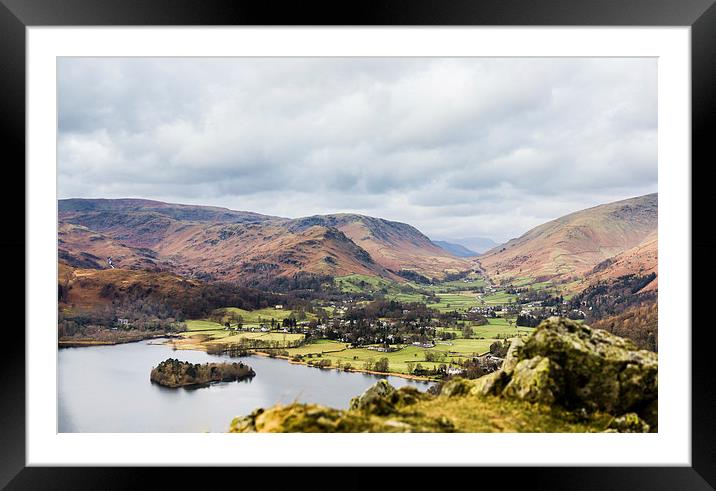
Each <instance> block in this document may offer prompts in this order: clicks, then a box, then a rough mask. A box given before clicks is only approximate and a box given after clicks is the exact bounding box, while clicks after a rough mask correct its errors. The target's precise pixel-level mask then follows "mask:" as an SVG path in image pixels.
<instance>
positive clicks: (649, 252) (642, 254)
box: [581, 230, 659, 292]
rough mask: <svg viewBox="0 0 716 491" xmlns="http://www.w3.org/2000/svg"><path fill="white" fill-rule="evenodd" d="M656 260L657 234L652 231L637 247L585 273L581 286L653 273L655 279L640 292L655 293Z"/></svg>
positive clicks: (657, 256) (657, 251)
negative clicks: (629, 275)
mask: <svg viewBox="0 0 716 491" xmlns="http://www.w3.org/2000/svg"><path fill="white" fill-rule="evenodd" d="M658 259H659V241H658V238H657V232H656V230H654V231H653V232H652V233H650V234H649V235H647V236H646V238H645V239H644V240H643V241H641V243H640V244H638V245H637V246H635V247H632V248H631V249H627V250H626V251H624V252H622V253H620V254H617V255H616V256H614V257H611V258H608V259H605V260H604V261H602V262H600V263H599V264H597V265H596V266H595V267H594V268H593V269H592V270H591V271H590V272H589V273H587V275H586V276H585V277H584V279H583V280H582V282H581V284H582V285H583V286H584V287H586V286H587V285H591V284H594V283H596V282H598V281H604V280H608V279H612V278H618V277H620V276H624V275H628V274H635V275H639V276H646V275H648V274H650V273H655V274H657V278H656V279H655V280H654V281H652V282H650V283H649V284H648V285H646V286H645V287H644V288H643V289H642V290H640V292H648V291H656V290H658V288H659V277H658V267H657V266H658Z"/></svg>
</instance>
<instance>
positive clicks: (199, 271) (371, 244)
mask: <svg viewBox="0 0 716 491" xmlns="http://www.w3.org/2000/svg"><path fill="white" fill-rule="evenodd" d="M58 206H59V220H60V230H61V231H63V230H66V231H69V230H75V229H72V228H71V226H75V227H77V226H80V227H83V230H85V231H86V232H85V233H93V234H96V235H97V236H98V237H101V240H100V239H97V241H96V242H92V243H90V242H89V239H88V238H83V239H82V240H73V241H67V240H66V241H65V243H64V244H63V247H64V252H63V254H64V255H65V256H67V257H68V258H71V259H73V260H82V258H84V256H85V255H86V254H87V253H90V254H92V256H94V257H96V258H99V260H98V262H99V264H100V265H102V262H103V261H105V260H106V257H105V256H110V255H112V254H114V256H116V257H117V258H118V260H119V261H120V262H119V264H120V265H122V266H123V267H133V266H134V265H135V264H136V263H137V261H138V259H136V258H134V257H133V255H132V251H135V252H136V251H143V252H142V253H147V254H150V256H151V259H152V260H153V261H157V262H161V263H162V264H163V265H165V266H166V267H168V268H169V269H170V270H171V271H173V272H176V273H179V274H184V275H189V276H195V277H199V278H203V279H208V280H228V281H239V282H244V283H247V284H256V283H257V282H262V281H263V282H267V281H272V280H274V279H276V278H279V277H286V278H289V277H292V276H294V275H295V274H297V273H312V274H317V275H329V276H342V275H347V274H351V273H358V274H366V275H372V276H382V277H386V278H392V279H395V280H400V276H398V273H399V272H400V271H401V270H411V271H415V272H418V273H420V274H421V275H425V276H430V277H437V278H439V277H442V276H444V275H445V274H446V273H449V272H457V271H463V270H467V269H469V268H470V267H471V264H470V263H469V262H468V261H465V260H462V259H459V258H456V257H454V256H452V255H451V254H449V253H447V252H446V251H444V250H443V249H441V248H439V247H437V246H436V245H435V244H433V243H432V242H431V241H430V239H428V238H427V237H426V236H425V235H424V234H422V233H421V232H420V231H419V230H417V229H416V228H414V227H412V226H410V225H407V224H405V223H400V222H392V221H389V220H384V219H380V218H373V217H368V216H363V215H355V214H336V215H317V216H312V217H305V218H298V219H289V218H282V217H274V216H268V215H261V214H258V213H253V212H245V211H234V210H229V209H226V208H218V207H206V206H195V205H180V204H170V203H162V202H158V201H150V200H138V199H119V200H106V199H101V200H93V199H69V200H60V201H59V205H58ZM90 244H93V247H90ZM100 245H101V246H102V247H99V246H100ZM116 247H124V248H125V249H122V250H121V251H118V250H116ZM137 254H140V253H139V252H137ZM140 255H141V254H140ZM68 263H69V264H76V265H78V266H82V267H88V265H89V263H87V262H82V261H80V262H79V263H72V261H68ZM125 265H126V266H125ZM104 267H106V266H104Z"/></svg>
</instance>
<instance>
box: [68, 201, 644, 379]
mask: <svg viewBox="0 0 716 491" xmlns="http://www.w3.org/2000/svg"><path fill="white" fill-rule="evenodd" d="M655 203H656V197H655V195H650V196H646V197H642V198H635V199H634V200H626V201H624V202H618V203H616V204H609V205H604V206H602V207H596V208H594V209H590V210H585V211H584V212H577V213H574V214H572V215H569V216H567V217H563V218H560V219H557V220H555V221H553V222H549V223H548V224H545V225H543V226H540V227H537V228H535V229H533V230H531V231H528V232H527V233H526V234H524V235H523V236H522V237H520V238H518V239H513V240H512V241H509V242H507V243H506V244H504V245H501V246H498V247H495V248H493V249H492V250H490V251H487V252H486V253H484V254H482V255H474V256H468V255H466V254H458V255H454V254H452V253H450V252H449V251H448V250H446V249H445V248H443V247H440V246H438V245H437V244H435V243H433V242H432V241H430V239H429V238H428V237H427V236H425V235H424V234H422V233H421V232H420V231H418V230H417V229H415V228H413V227H411V226H410V225H407V224H401V223H398V222H391V221H388V220H383V219H378V218H372V217H366V216H362V215H353V214H337V215H322V216H312V217H306V218H298V219H287V218H281V217H273V216H266V215H260V214H256V213H250V212H235V211H232V210H227V209H222V208H214V207H195V206H189V205H172V204H166V203H159V202H150V201H145V200H63V201H60V215H59V244H58V249H59V269H58V299H59V324H58V337H59V341H58V342H59V346H61V347H86V346H97V345H111V344H121V343H127V342H137V341H141V340H146V339H152V338H162V339H161V340H157V341H152V342H160V343H162V344H163V345H164V346H166V347H167V348H168V349H169V350H170V351H171V352H173V353H175V355H174V356H175V357H178V358H179V359H182V356H183V354H184V353H195V352H203V353H206V355H208V356H212V357H220V358H222V359H226V358H229V359H231V358H236V357H246V356H251V355H254V356H258V357H262V358H269V359H274V360H275V361H276V362H278V363H284V364H286V365H287V366H292V365H293V366H303V367H306V368H310V369H316V370H321V371H331V372H335V373H344V374H349V373H356V374H360V373H363V374H367V375H378V376H390V377H393V378H396V377H397V378H402V379H409V380H414V381H424V382H432V383H438V384H442V383H444V382H445V381H448V380H452V379H454V378H461V379H467V380H473V379H477V380H480V379H481V378H483V377H485V376H487V375H489V374H492V373H494V372H496V371H498V370H500V368H501V366H502V365H503V363H504V360H505V356H506V354H507V351H508V349H509V347H510V345H511V344H513V343H515V342H516V340H526V339H529V338H530V336H531V334H532V333H533V332H534V330H535V328H537V326H539V325H540V323H542V322H543V321H545V320H546V319H549V318H552V317H561V318H568V319H572V320H574V321H575V322H577V323H586V324H589V325H592V324H594V325H598V326H599V327H600V328H602V329H606V330H607V331H610V332H613V333H616V334H618V335H620V336H626V337H628V338H630V339H631V340H632V341H634V342H635V343H636V344H637V345H638V346H639V347H640V348H642V349H648V350H652V351H656V349H657V347H658V344H657V338H658V326H657V322H656V312H657V310H656V300H657V292H658V282H657V281H658V280H657V239H656V218H655V214H656V210H655ZM587 244H591V245H589V247H591V249H589V250H587ZM145 342H146V341H145ZM249 364H250V365H252V363H249ZM261 376H262V375H261V373H260V371H259V372H257V377H258V378H259V379H260V378H261Z"/></svg>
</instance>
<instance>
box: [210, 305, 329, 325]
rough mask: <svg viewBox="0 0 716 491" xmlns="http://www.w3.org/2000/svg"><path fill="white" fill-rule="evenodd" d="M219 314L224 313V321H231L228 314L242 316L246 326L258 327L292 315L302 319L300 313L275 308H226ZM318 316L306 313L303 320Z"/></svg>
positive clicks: (218, 310)
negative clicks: (262, 323)
mask: <svg viewBox="0 0 716 491" xmlns="http://www.w3.org/2000/svg"><path fill="white" fill-rule="evenodd" d="M217 312H220V313H224V314H226V316H225V317H224V321H226V320H228V319H229V315H228V314H236V315H240V316H241V319H242V321H243V323H244V325H245V326H252V325H253V326H258V325H259V324H260V323H261V322H271V319H275V320H276V321H282V320H283V319H287V318H288V317H291V316H292V315H293V316H294V317H296V319H298V320H301V319H300V313H299V312H297V311H294V310H290V309H275V308H273V307H267V308H265V309H259V310H244V309H239V308H236V307H226V308H223V309H217ZM315 319H316V315H315V314H313V313H311V312H305V319H303V320H307V321H310V320H315Z"/></svg>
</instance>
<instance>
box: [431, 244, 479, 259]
mask: <svg viewBox="0 0 716 491" xmlns="http://www.w3.org/2000/svg"><path fill="white" fill-rule="evenodd" d="M433 244H437V245H438V246H439V247H441V248H443V249H445V250H446V251H448V252H449V253H450V254H452V255H453V256H457V257H474V256H479V255H480V254H479V253H478V252H475V251H472V250H470V249H468V248H467V247H465V246H462V245H460V244H453V243H452V242H446V241H444V240H434V241H433Z"/></svg>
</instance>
